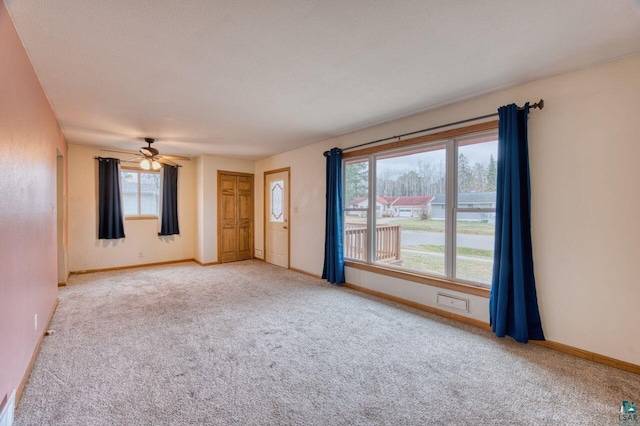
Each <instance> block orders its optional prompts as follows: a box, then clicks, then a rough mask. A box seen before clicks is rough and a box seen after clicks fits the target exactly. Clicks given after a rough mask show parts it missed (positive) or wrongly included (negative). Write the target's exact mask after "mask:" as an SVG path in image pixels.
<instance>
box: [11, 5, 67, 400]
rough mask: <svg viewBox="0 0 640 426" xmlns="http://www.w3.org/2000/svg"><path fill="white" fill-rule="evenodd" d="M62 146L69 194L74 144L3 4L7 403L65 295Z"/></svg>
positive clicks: (65, 180)
mask: <svg viewBox="0 0 640 426" xmlns="http://www.w3.org/2000/svg"><path fill="white" fill-rule="evenodd" d="M56 148H57V149H58V150H59V151H60V153H61V154H62V155H63V157H64V166H63V168H64V170H65V176H64V185H63V186H64V188H65V193H66V186H67V185H66V182H67V179H66V168H67V166H66V159H67V143H66V141H65V140H64V136H63V135H62V132H61V131H60V127H59V126H58V121H57V119H56V117H55V115H54V113H53V111H52V109H51V106H50V105H49V102H48V100H47V97H46V95H45V93H44V90H43V89H42V86H41V85H40V82H39V80H38V77H37V75H36V73H35V71H34V69H33V66H32V65H31V61H30V60H29V57H28V56H27V53H26V51H25V49H24V47H23V45H22V42H21V40H20V38H19V36H18V33H17V32H16V29H15V27H14V25H13V22H12V21H11V18H10V16H9V13H8V12H7V9H6V7H5V4H4V2H3V1H0V401H2V400H3V398H4V396H5V395H7V394H9V395H10V394H11V392H12V391H13V390H14V389H17V388H18V387H19V385H20V382H21V380H22V378H23V376H24V374H25V372H26V370H27V367H28V365H29V361H30V359H31V356H32V354H33V352H34V350H35V348H36V345H37V343H38V340H39V338H40V336H41V335H42V334H43V332H44V327H45V326H46V322H47V319H48V318H49V316H50V315H51V312H52V310H53V308H54V306H55V302H56V299H57V297H58V287H57V283H58V281H57V278H58V274H57V221H56V211H55V206H56ZM65 199H66V197H65ZM60 207H62V206H60ZM65 210H66V208H65ZM65 224H66V218H65V220H64V221H63V228H64V229H63V235H65V237H64V245H65V247H66V245H67V242H66V225H65ZM35 314H37V315H38V329H37V330H35V329H34V315H35Z"/></svg>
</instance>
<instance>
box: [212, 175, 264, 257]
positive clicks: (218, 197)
mask: <svg viewBox="0 0 640 426" xmlns="http://www.w3.org/2000/svg"><path fill="white" fill-rule="evenodd" d="M222 175H234V176H248V177H251V179H252V185H253V191H252V192H251V200H252V202H253V209H251V222H252V228H251V259H254V258H255V250H256V249H255V232H256V231H255V226H256V223H255V199H256V197H255V192H256V190H255V182H256V178H255V175H254V174H253V173H243V172H232V171H230V170H218V179H217V180H218V182H217V184H218V187H217V188H216V191H217V197H216V199H217V200H216V201H217V204H218V205H217V206H216V207H217V208H216V210H217V212H216V214H217V216H218V217H217V222H218V226H217V228H218V235H217V240H218V259H217V261H216V263H219V264H221V263H222V219H221V216H222V215H221V210H222V202H221V199H222V191H220V187H221V185H220V182H221V180H222Z"/></svg>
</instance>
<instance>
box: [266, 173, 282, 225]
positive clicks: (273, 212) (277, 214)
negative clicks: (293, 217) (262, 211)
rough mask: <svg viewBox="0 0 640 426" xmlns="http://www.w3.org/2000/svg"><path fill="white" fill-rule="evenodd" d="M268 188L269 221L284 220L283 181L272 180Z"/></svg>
mask: <svg viewBox="0 0 640 426" xmlns="http://www.w3.org/2000/svg"><path fill="white" fill-rule="evenodd" d="M269 190H270V191H271V192H270V197H271V208H270V210H269V221H270V222H284V181H283V180H274V181H272V182H271V187H270V188H269Z"/></svg>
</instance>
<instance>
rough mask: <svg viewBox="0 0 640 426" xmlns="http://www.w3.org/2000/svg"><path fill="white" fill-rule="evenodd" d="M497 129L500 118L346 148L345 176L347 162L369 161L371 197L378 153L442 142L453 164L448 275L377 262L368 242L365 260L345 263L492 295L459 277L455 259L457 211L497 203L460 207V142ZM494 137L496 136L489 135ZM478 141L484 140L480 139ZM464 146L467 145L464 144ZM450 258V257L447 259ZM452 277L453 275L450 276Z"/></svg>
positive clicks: (371, 215) (370, 229)
mask: <svg viewBox="0 0 640 426" xmlns="http://www.w3.org/2000/svg"><path fill="white" fill-rule="evenodd" d="M497 130H498V120H494V121H488V122H483V123H478V124H474V125H470V126H465V127H459V128H455V129H450V130H446V131H441V132H436V133H431V134H427V135H423V136H418V137H415V138H411V139H405V140H401V141H397V142H391V143H387V144H383V145H377V146H373V147H367V148H363V149H359V150H355V151H349V152H345V153H344V154H343V156H342V158H343V163H342V167H343V176H346V174H345V167H346V165H347V163H351V162H356V161H357V160H365V161H368V163H369V169H368V173H369V176H368V178H369V188H368V200H372V199H375V190H376V188H375V184H376V182H375V179H376V160H377V158H376V157H377V155H378V154H382V153H400V152H403V151H409V150H410V149H412V148H414V149H415V147H416V146H423V147H426V148H428V147H429V146H430V145H431V146H438V145H443V146H444V147H445V149H446V162H447V164H452V165H453V166H452V167H447V169H446V172H445V174H446V182H447V183H446V188H445V194H446V195H445V197H446V199H447V200H450V204H449V203H446V204H445V205H444V206H443V207H444V208H445V241H449V243H447V244H445V247H446V248H445V275H444V276H441V275H436V274H429V273H425V272H421V271H413V270H410V269H403V268H399V267H394V266H393V265H384V266H383V265H380V264H379V263H376V262H375V261H374V260H372V259H375V245H374V244H367V246H368V247H367V252H366V256H365V258H366V260H363V261H361V260H358V259H351V258H346V257H345V259H344V260H345V266H347V267H352V268H356V269H360V270H365V271H369V272H374V273H378V274H382V275H386V276H391V277H395V278H400V279H405V280H408V281H413V282H417V283H420V284H426V285H431V286H435V287H441V288H445V289H449V290H455V291H459V292H461V293H465V294H472V295H476V296H480V297H487V298H488V297H489V294H490V292H491V289H490V285H487V284H483V283H477V282H472V281H468V280H465V279H462V278H456V276H455V270H456V269H455V263H456V256H455V252H456V236H457V234H456V232H457V230H456V224H455V219H456V216H457V214H458V212H471V211H472V210H479V211H480V212H495V207H494V208H492V209H477V208H474V209H468V208H459V207H458V199H457V198H458V161H457V159H458V147H459V146H460V143H461V142H462V143H463V144H464V143H465V142H466V141H465V139H467V138H466V137H468V136H482V134H483V133H493V132H497ZM489 140H494V139H493V137H492V138H490V139H488V140H487V141H489ZM475 143H482V141H477V142H475ZM462 146H464V145H462ZM342 184H343V188H344V185H345V184H346V180H345V179H344V178H343V182H342ZM372 204H373V203H370V202H368V208H367V209H362V210H366V212H367V216H368V219H369V220H368V221H367V222H368V223H367V233H368V234H369V235H374V232H375V226H376V211H375V209H374V208H373V207H372ZM348 210H351V211H353V210H355V209H347V208H344V209H343V212H342V214H343V215H344V214H345V213H346V212H347V211H348ZM446 259H450V261H448V262H447V261H446ZM449 277H451V278H449Z"/></svg>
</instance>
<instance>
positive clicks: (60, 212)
mask: <svg viewBox="0 0 640 426" xmlns="http://www.w3.org/2000/svg"><path fill="white" fill-rule="evenodd" d="M56 233H57V245H58V286H62V285H67V267H66V259H65V252H64V237H63V235H64V158H63V157H62V154H61V153H60V151H58V149H57V148H56Z"/></svg>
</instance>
